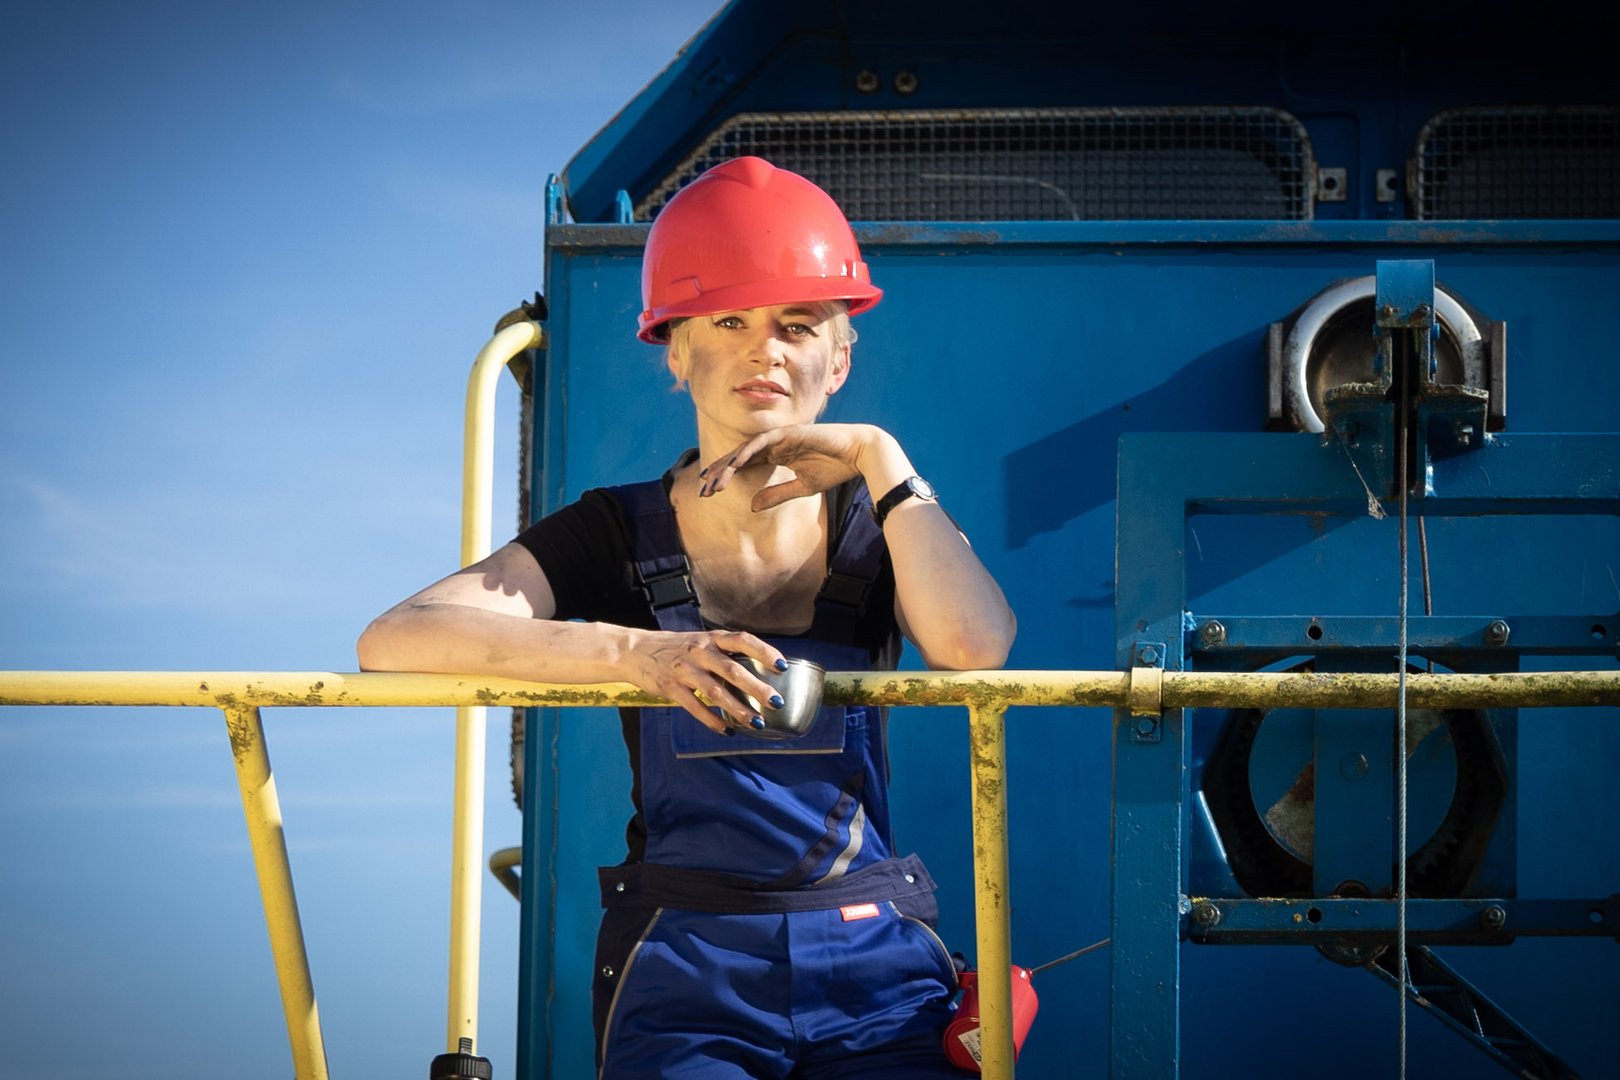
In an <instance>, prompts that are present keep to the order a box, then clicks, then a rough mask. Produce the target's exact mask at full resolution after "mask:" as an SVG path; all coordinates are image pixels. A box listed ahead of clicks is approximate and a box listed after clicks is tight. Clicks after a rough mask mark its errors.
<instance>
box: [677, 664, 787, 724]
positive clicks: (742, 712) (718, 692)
mask: <svg viewBox="0 0 1620 1080" xmlns="http://www.w3.org/2000/svg"><path fill="white" fill-rule="evenodd" d="M695 692H696V694H697V696H698V698H699V699H700V700H702V701H705V702H707V703H708V704H709V705H711V706H712V707H713V708H714V709H718V710H719V711H720V713H721V716H720V719H721V720H722V721H723V722H726V723H730V724H734V725H735V726H737V727H740V728H749V727H752V728H759V727H762V726H763V725H764V721H763V720H761V719H760V716H759V713H758V711H757V710H756V709H755V708H754V706H753V705H752V704H751V703H750V702H748V701H747V700H745V699H744V697H743V692H742V691H741V690H739V689H738V688H737V687H736V686H734V685H733V684H732V683H730V682H727V681H726V680H725V679H724V678H723V677H721V676H719V675H714V676H711V677H709V678H707V679H705V680H704V681H703V683H702V684H701V685H700V686H698V687H696V688H695ZM769 696H770V691H769V690H767V693H766V697H769ZM756 720H759V723H755V721H756Z"/></svg>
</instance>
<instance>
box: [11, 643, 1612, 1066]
mask: <svg viewBox="0 0 1620 1080" xmlns="http://www.w3.org/2000/svg"><path fill="white" fill-rule="evenodd" d="M1398 692H1399V689H1398V680H1397V676H1396V675H1394V674H1388V675H1371V674H1342V673H1340V674H1315V673H1303V672H1291V673H1235V674H1234V673H1206V672H1174V671H1171V672H1161V671H1158V670H1157V669H1150V668H1137V669H1134V670H1132V671H1127V672H1086V671H1002V672H955V673H944V672H883V673H875V674H850V673H831V674H829V675H828V678H827V688H826V701H827V702H828V703H829V704H856V703H865V704H875V705H915V706H937V705H955V706H966V707H967V709H968V715H969V738H970V751H971V752H970V759H971V760H970V768H971V773H970V777H971V783H972V789H973V790H972V813H973V858H974V871H973V872H974V902H975V914H976V920H977V921H976V935H977V945H978V956H977V959H978V964H979V972H980V976H979V988H980V990H979V993H980V996H979V1005H980V1010H981V1016H982V1017H983V1029H982V1033H981V1034H982V1038H983V1043H982V1053H983V1063H982V1064H983V1075H985V1076H986V1077H991V1078H1010V1077H1011V1076H1012V1075H1013V1045H1012V1028H1011V1023H1010V1019H1011V1016H1010V1014H1011V1003H1012V990H1011V981H1010V964H1011V950H1010V942H1011V925H1010V919H1009V913H1010V906H1009V898H1008V895H1007V880H1008V864H1007V799H1006V790H1007V789H1006V755H1005V738H1004V730H1005V728H1004V721H1005V715H1006V710H1007V709H1008V708H1009V707H1010V706H1014V705H1020V706H1054V705H1057V706H1062V705H1068V706H1077V705H1078V706H1106V707H1113V708H1115V709H1119V710H1122V711H1123V712H1124V713H1125V714H1128V715H1138V716H1142V715H1156V714H1157V713H1159V712H1160V711H1161V710H1164V709H1177V708H1204V707H1224V708H1259V709H1269V708H1281V707H1287V706H1292V707H1315V708H1385V707H1393V706H1394V705H1395V703H1396V696H1397V694H1398ZM1406 697H1407V702H1408V704H1410V705H1412V706H1415V707H1419V708H1432V709H1457V708H1485V707H1492V706H1495V707H1518V708H1528V707H1539V706H1586V705H1604V706H1614V705H1620V672H1616V671H1595V672H1594V671H1570V672H1528V673H1511V674H1497V675H1421V674H1420V675H1409V676H1408V677H1407V679H1406ZM656 703H659V702H658V699H656V698H651V697H648V696H647V695H646V694H644V693H642V692H641V691H640V690H638V689H636V688H635V687H632V686H630V685H628V684H623V683H615V684H605V685H595V686H560V685H551V684H541V683H528V682H520V681H517V680H511V679H486V678H476V677H467V676H456V675H406V674H337V673H332V672H191V673H188V672H130V671H122V672H120V671H106V672H85V671H9V672H0V705H36V706H37V705H116V706H149V705H150V706H174V705H191V706H208V707H212V708H217V709H220V710H221V711H222V712H223V713H224V716H225V723H226V730H227V731H228V733H229V735H230V745H231V752H232V754H233V756H234V757H235V759H236V771H237V780H238V783H239V784H240V786H241V789H242V809H243V812H244V814H245V815H246V818H247V827H248V834H249V837H250V839H251V842H252V847H253V857H254V864H255V866H256V868H257V872H258V875H259V888H260V891H261V893H262V895H263V898H264V908H265V919H266V922H267V924H268V927H269V931H270V944H271V951H272V954H273V956H274V959H275V966H276V977H277V979H278V980H279V982H280V984H281V994H282V1002H283V1006H284V1009H285V1012H286V1019H287V1032H288V1038H289V1040H290V1042H291V1045H292V1054H293V1063H294V1068H295V1070H296V1074H297V1076H298V1077H299V1078H300V1080H323V1078H324V1077H326V1075H327V1068H326V1052H325V1047H324V1044H323V1042H322V1039H321V1029H320V1021H319V1017H318V1014H317V1011H316V1005H315V992H314V988H313V985H312V983H311V980H310V975H309V962H308V959H307V955H306V953H305V949H304V940H303V932H302V930H301V928H300V925H299V919H298V906H297V900H296V897H295V896H294V893H293V883H292V872H291V869H290V864H289V861H288V858H287V848H286V842H285V839H284V836H283V833H282V824H281V808H280V805H279V803H278V801H277V799H276V790H275V779H274V776H273V775H272V773H271V771H270V757H269V751H268V749H267V747H266V745H265V735H264V728H263V724H262V721H261V717H260V710H261V709H263V708H266V707H277V708H281V707H302V708H309V707H334V706H339V707H350V706H441V705H442V706H452V705H453V706H456V707H457V708H458V710H468V709H479V710H480V713H478V714H476V715H478V716H479V717H480V720H481V715H482V713H481V710H482V709H483V708H484V707H487V706H528V705H532V706H582V705H583V706H590V705H595V706H617V705H647V704H656ZM467 715H468V714H466V713H465V712H458V726H459V727H462V728H464V727H466V726H468V725H467V721H466V716H467ZM477 726H478V727H479V728H480V729H482V726H483V725H482V723H481V722H479V723H478V725H477ZM482 737H483V732H482V730H480V731H479V732H478V740H479V745H480V746H481V745H482ZM481 759H482V755H481V754H480V755H479V758H478V760H481ZM477 789H478V792H479V793H481V792H482V777H481V775H480V776H479V777H478V782H477ZM463 794H464V793H463V792H462V789H461V785H460V783H459V782H458V800H459V798H460V797H461V796H462V795H463ZM480 811H481V802H480ZM461 816H462V810H461V809H460V808H459V806H458V811H457V818H458V824H459V822H460V820H461ZM477 837H478V839H476V840H474V839H473V838H472V837H470V836H464V835H463V834H462V832H461V831H460V830H459V829H458V832H457V836H456V840H455V846H456V852H455V855H454V858H455V859H456V866H457V868H458V872H459V870H460V868H461V867H462V865H463V859H464V857H465V853H466V850H467V849H466V848H465V847H464V845H467V844H469V843H471V844H472V845H473V846H472V847H471V849H470V850H471V851H472V852H474V853H476V852H477V850H478V844H481V837H482V821H481V817H480V819H479V821H478V827H477ZM471 862H472V863H473V865H474V866H475V868H476V866H477V856H476V854H474V855H473V856H472V858H471ZM457 880H459V876H458V879H457ZM471 888H472V890H473V891H472V896H473V897H474V898H476V896H477V888H478V886H477V884H476V883H474V884H473V885H472V887H471ZM468 907H469V905H468V904H466V903H463V904H461V905H459V906H458V907H457V908H456V913H455V915H454V916H453V925H452V928H451V935H452V940H453V941H455V940H461V939H463V938H466V937H467V936H468V932H467V928H466V926H465V925H464V923H465V920H467V919H469V918H471V919H472V920H474V926H473V929H472V930H471V933H470V936H471V939H472V940H473V942H474V943H476V940H477V928H476V918H477V914H476V913H477V904H476V899H475V900H474V902H473V903H472V904H471V914H469V911H468ZM476 975H477V970H476V967H474V968H473V970H472V972H471V976H472V978H473V979H474V981H475V982H476ZM466 977H467V972H466V971H465V970H464V969H463V970H458V971H456V972H455V973H454V975H453V981H454V979H455V978H460V979H465V978H466ZM454 991H455V988H454V986H453V987H452V999H453V1001H455V1000H460V1001H463V1002H465V1001H466V1000H469V999H468V998H465V997H463V998H459V999H458V998H456V997H455V992H454ZM470 1000H471V1002H472V1009H473V1011H474V1012H475V1011H476V1001H477V999H476V990H474V991H473V995H472V997H471V998H470ZM455 1020H456V1017H455V1013H454V1012H452V1027H453V1028H454V1026H455Z"/></svg>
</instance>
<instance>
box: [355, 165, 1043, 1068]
mask: <svg viewBox="0 0 1620 1080" xmlns="http://www.w3.org/2000/svg"><path fill="white" fill-rule="evenodd" d="M642 290H643V298H644V300H645V304H644V308H645V310H644V311H643V312H642V314H641V319H640V335H639V336H640V337H641V338H642V340H644V341H648V342H652V343H664V344H667V346H668V349H667V363H668V366H669V369H670V371H671V373H672V374H673V375H674V376H675V379H676V382H677V385H678V386H681V387H684V388H686V389H687V390H688V391H689V393H690V395H691V398H692V402H693V405H694V406H695V408H696V414H697V435H698V445H697V448H696V450H695V451H688V452H686V453H685V454H683V455H682V456H681V457H680V458H679V460H677V461H676V462H675V464H674V465H673V466H672V467H671V468H670V470H669V471H668V472H666V473H665V474H664V476H663V478H662V479H661V480H656V481H651V482H648V483H643V484H633V485H628V486H625V487H619V488H612V489H606V490H597V491H592V492H587V493H586V494H585V496H584V497H583V498H581V500H580V501H579V502H578V503H575V504H573V505H572V506H569V507H566V508H564V509H563V510H561V511H559V512H558V513H556V514H553V515H551V516H550V517H548V518H546V519H545V520H544V521H541V522H539V523H538V524H536V525H534V526H532V527H531V528H529V529H528V530H526V531H525V532H524V533H523V534H521V535H520V536H519V537H517V539H515V540H514V541H513V542H511V543H509V544H507V545H505V546H504V547H502V548H501V549H500V550H499V551H497V552H495V553H494V554H493V555H491V556H490V557H489V558H487V559H485V560H483V561H482V562H480V563H478V564H476V565H474V566H471V567H468V568H467V569H465V570H463V571H461V572H460V573H457V574H452V575H451V576H450V577H447V578H445V579H444V580H443V581H440V582H438V583H437V584H434V585H431V586H429V587H428V588H426V589H424V590H423V591H421V592H420V593H417V594H416V595H415V596H413V597H411V598H409V599H408V600H406V601H404V602H403V603H401V604H400V605H398V606H397V607H395V608H393V609H392V610H390V611H389V612H387V613H385V614H384V615H382V616H381V617H379V618H378V619H377V620H376V621H375V622H373V623H372V624H371V625H370V626H369V627H368V628H367V629H366V631H365V633H364V634H363V635H362V637H361V639H360V644H359V652H360V664H361V667H363V668H365V669H367V670H409V671H442V672H469V673H481V674H490V675H501V676H510V677H514V678H521V679H529V680H535V681H540V682H557V683H594V682H619V681H625V682H631V683H634V684H635V685H637V686H639V687H641V688H642V689H643V690H646V691H648V692H649V693H652V694H656V695H658V696H659V697H662V698H664V699H666V700H668V701H670V702H673V703H674V707H670V708H656V709H641V710H626V711H625V716H624V724H623V727H624V737H625V742H626V746H627V748H628V750H629V752H630V759H631V767H632V771H633V774H634V777H635V783H634V786H633V788H632V801H633V803H634V806H635V816H634V817H633V819H632V821H631V824H630V828H629V830H628V832H627V837H628V840H629V846H630V851H629V853H628V856H627V858H626V860H625V862H624V863H623V864H621V865H620V866H617V867H610V868H605V869H604V870H603V871H602V894H603V903H604V907H605V908H606V909H607V910H606V912H605V915H604V918H603V923H602V931H601V935H600V937H599V939H598V952H597V964H596V970H597V975H596V985H595V987H594V996H595V1012H596V1028H597V1058H598V1063H599V1064H600V1066H601V1069H602V1075H603V1076H615V1077H652V1076H674V1075H693V1076H703V1077H745V1076H746V1077H764V1076H781V1077H786V1076H790V1075H792V1076H811V1075H815V1076H822V1075H826V1076H857V1075H864V1076H873V1077H878V1076H882V1077H909V1076H936V1075H937V1076H952V1075H957V1074H956V1073H955V1071H954V1070H953V1069H951V1068H950V1066H949V1065H948V1064H947V1063H946V1061H945V1059H944V1056H943V1053H942V1051H941V1045H940V1034H941V1030H942V1028H943V1026H944V1024H945V1022H946V1020H947V1019H948V1002H949V999H950V996H951V993H952V992H953V990H954V989H955V982H956V979H955V971H954V969H953V968H952V966H951V962H950V958H949V957H948V956H947V955H946V954H945V952H944V950H943V948H942V947H941V946H940V944H939V941H938V939H937V938H936V937H934V935H933V933H932V930H931V926H932V924H933V921H934V915H935V908H934V904H933V897H932V886H933V882H932V881H931V879H929V878H928V875H927V872H926V870H924V869H923V867H922V864H921V863H920V861H918V860H917V859H916V857H915V856H907V857H904V858H901V857H897V856H896V855H895V854H894V852H893V851H892V850H891V841H890V830H889V810H888V794H887V783H888V769H887V759H886V756H885V751H884V742H883V740H884V716H883V712H882V710H880V709H876V708H870V707H859V706H857V707H848V708H836V709H834V708H828V709H823V710H822V713H821V715H820V716H819V717H818V718H817V720H816V722H815V724H814V726H813V727H812V729H811V730H810V731H809V732H808V733H807V734H805V735H803V736H802V737H800V738H797V739H792V740H785V741H767V740H764V739H756V738H754V737H752V736H753V735H754V733H755V732H756V731H758V730H759V729H761V728H764V727H767V726H768V723H767V721H766V720H765V718H764V717H763V716H762V715H760V714H759V713H756V711H755V709H754V708H753V707H752V706H751V705H750V703H749V701H748V700H747V699H748V698H749V697H752V698H753V699H754V700H755V701H759V702H764V703H766V704H765V705H764V707H763V709H764V711H769V710H771V709H772V708H779V707H780V699H779V698H776V697H775V695H774V691H773V690H772V689H771V687H770V686H769V685H767V684H766V683H765V682H764V681H763V680H761V679H759V678H758V677H756V676H755V675H754V674H753V673H752V672H750V671H749V670H748V669H747V668H746V667H744V666H743V664H742V663H741V662H740V661H741V660H742V659H745V658H750V657H751V658H753V659H754V660H756V661H759V662H760V663H762V664H764V665H768V666H775V667H777V668H778V669H781V668H782V667H783V666H784V664H785V662H786V660H787V658H789V657H804V658H807V659H810V660H813V661H816V662H818V663H820V664H821V665H822V666H823V667H825V668H827V669H828V670H856V669H871V668H892V667H893V665H894V662H895V660H896V658H897V656H898V652H899V649H900V638H899V635H900V634H901V633H903V634H904V635H905V636H906V637H907V638H909V639H910V640H911V641H912V642H913V643H914V644H915V645H916V647H917V649H918V651H919V652H920V653H921V654H922V657H923V659H924V660H925V661H926V662H927V663H928V664H929V666H930V667H936V668H956V669H975V668H992V667H999V666H1000V665H1001V664H1002V663H1004V662H1005V660H1006V657H1007V651H1008V649H1009V648H1010V646H1011V644H1012V639H1013V634H1014V619H1013V615H1012V612H1011V611H1010V610H1009V609H1008V607H1007V604H1006V601H1005V599H1004V598H1003V596H1002V594H1001V591H1000V589H999V588H998V587H997V586H996V584H995V582H994V581H993V580H992V579H991V578H990V576H989V574H988V573H987V572H986V571H985V569H984V567H983V566H982V565H981V564H980V563H979V561H978V559H977V558H976V557H975V556H974V554H973V552H972V551H971V549H970V548H969V546H968V544H967V541H966V540H965V539H964V538H963V536H962V534H961V533H960V532H959V531H958V530H957V528H956V527H955V525H954V524H953V523H952V521H951V519H950V518H949V516H948V515H947V514H946V513H945V512H944V511H943V510H942V509H941V508H940V507H939V505H938V503H937V502H936V501H935V499H934V495H933V492H932V489H931V488H929V487H928V485H927V484H926V483H925V482H923V481H921V480H920V478H918V477H917V476H916V474H915V470H914V468H913V466H912V463H911V461H910V460H909V459H908V458H907V456H906V454H905V452H904V450H902V449H901V447H900V445H899V443H898V442H896V441H895V439H894V438H893V437H892V436H890V435H889V434H888V433H887V432H885V431H883V430H882V429H880V428H877V427H874V426H871V425H865V424H822V423H817V422H816V420H817V417H818V416H819V415H820V414H821V412H822V410H823V409H824V408H825V406H826V403H827V400H828V398H830V397H831V396H832V395H833V394H835V393H837V392H838V390H839V388H840V387H842V386H843V385H844V382H845V380H846V379H847V378H848V376H849V371H850V346H851V344H852V343H853V342H854V339H855V335H854V333H853V331H852V330H851V328H850V323H849V316H850V315H851V314H856V313H859V312H861V311H864V310H866V309H868V308H870V307H871V306H872V305H874V304H876V303H877V301H878V299H879V297H880V296H881V295H882V294H881V292H880V290H878V289H877V288H876V287H874V286H873V285H872V284H871V281H870V278H869V276H868V273H867V268H866V264H865V263H863V262H862V261H861V259H860V253H859V250H858V249H857V247H856V243H855V239H854V235H853V233H852V232H851V230H850V228H849V225H848V223H847V222H846V221H845V220H844V217H843V215H842V214H841V213H840V212H839V210H838V208H837V206H836V205H835V204H834V203H833V201H832V200H831V198H829V197H828V196H827V194H826V193H825V192H823V191H822V190H821V189H820V188H817V187H816V186H815V185H814V184H812V183H810V182H809V181H808V180H805V179H804V178H803V177H800V176H797V175H795V174H793V173H791V172H787V171H785V170H779V169H776V168H774V167H772V166H771V165H770V164H768V163H767V162H765V161H763V160H761V159H759V158H740V159H737V160H734V161H730V162H727V163H725V164H723V165H720V166H717V167H715V168H714V169H711V170H710V171H708V172H707V173H705V174H704V175H703V176H701V177H699V178H698V179H697V180H695V181H693V182H692V183H691V184H689V185H688V186H687V187H686V188H684V189H683V190H682V191H681V192H680V193H679V194H677V195H676V196H675V197H674V198H673V199H671V200H670V202H669V203H668V205H667V206H666V207H665V208H664V210H663V211H662V213H660V215H659V217H658V219H657V221H656V222H655V224H654V225H653V228H652V231H651V233H650V234H649V237H648V241H647V250H646V255H645V259H644V263H643V271H642ZM869 491H870V492H877V493H879V497H878V498H877V499H876V503H875V506H874V504H873V501H872V497H871V496H869V495H868V492H869ZM580 619H583V620H589V621H583V622H580V621H566V620H580Z"/></svg>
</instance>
